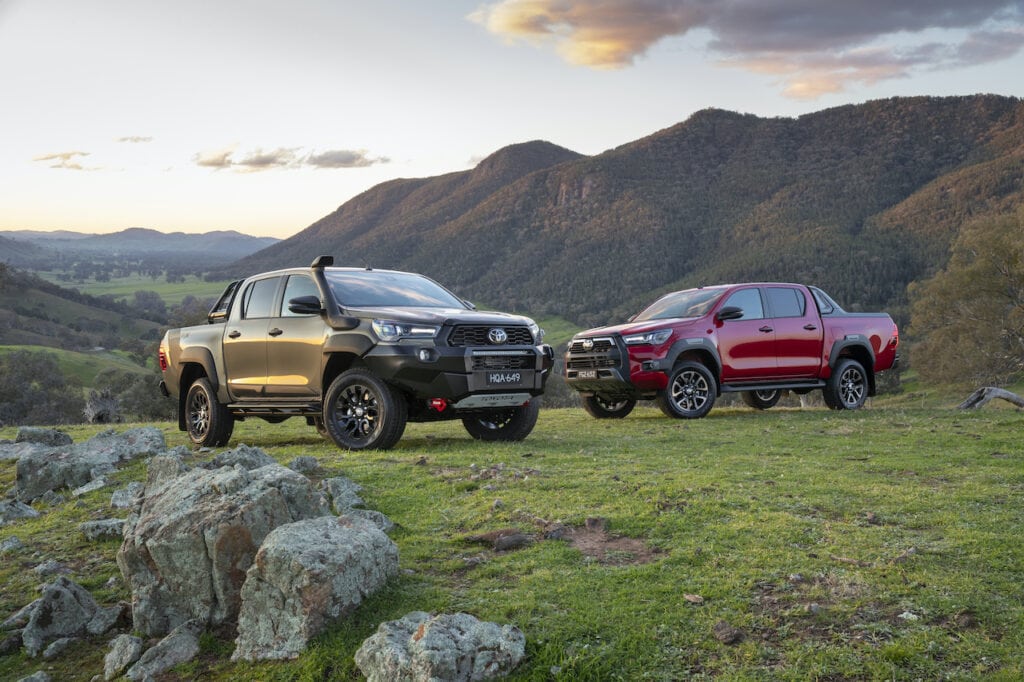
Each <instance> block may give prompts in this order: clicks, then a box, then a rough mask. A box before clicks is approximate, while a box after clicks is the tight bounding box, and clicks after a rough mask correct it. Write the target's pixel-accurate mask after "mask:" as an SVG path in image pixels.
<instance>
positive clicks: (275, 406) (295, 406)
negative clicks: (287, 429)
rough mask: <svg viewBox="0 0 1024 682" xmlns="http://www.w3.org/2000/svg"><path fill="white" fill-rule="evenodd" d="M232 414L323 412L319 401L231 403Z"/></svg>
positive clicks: (293, 414)
mask: <svg viewBox="0 0 1024 682" xmlns="http://www.w3.org/2000/svg"><path fill="white" fill-rule="evenodd" d="M228 409H229V410H231V414H234V415H242V416H254V417H258V416H262V415H267V416H281V417H295V416H299V415H304V414H312V415H318V414H320V412H321V405H320V403H319V402H312V403H231V404H230V405H228Z"/></svg>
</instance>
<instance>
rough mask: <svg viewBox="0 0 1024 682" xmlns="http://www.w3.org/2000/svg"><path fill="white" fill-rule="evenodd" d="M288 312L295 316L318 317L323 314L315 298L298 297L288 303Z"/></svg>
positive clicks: (317, 299)
mask: <svg viewBox="0 0 1024 682" xmlns="http://www.w3.org/2000/svg"><path fill="white" fill-rule="evenodd" d="M288 310H289V312H293V313H295V314H296V315H319V314H320V313H321V312H323V308H322V307H321V306H320V299H319V298H317V297H316V296H299V297H298V298H293V299H291V300H290V301H288Z"/></svg>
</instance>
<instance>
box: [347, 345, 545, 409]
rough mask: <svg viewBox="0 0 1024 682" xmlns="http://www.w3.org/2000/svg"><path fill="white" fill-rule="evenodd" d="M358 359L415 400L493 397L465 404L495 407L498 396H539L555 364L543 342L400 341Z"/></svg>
mask: <svg viewBox="0 0 1024 682" xmlns="http://www.w3.org/2000/svg"><path fill="white" fill-rule="evenodd" d="M363 360H364V361H365V362H366V364H367V366H368V367H369V368H370V370H371V371H373V373H374V374H376V375H377V376H379V377H381V378H382V379H384V380H385V381H387V382H389V383H391V384H394V385H396V386H399V387H400V388H402V389H403V390H405V391H407V392H408V393H411V394H412V395H413V396H414V397H415V398H423V399H430V398H444V399H445V400H447V401H449V402H450V403H453V404H458V403H459V402H461V401H466V399H467V398H470V397H471V396H495V398H492V399H491V400H490V401H488V400H487V399H486V398H483V399H480V400H476V401H468V402H466V403H464V404H465V405H466V406H467V407H472V408H479V407H485V406H487V405H489V404H490V405H494V406H500V403H501V400H500V399H499V398H497V396H500V395H508V396H525V400H529V398H530V397H534V396H538V395H541V394H542V393H543V392H544V385H545V383H547V379H548V376H549V375H550V373H551V367H552V366H553V365H554V351H553V350H552V349H551V346H548V345H546V344H545V345H540V346H502V347H501V348H494V347H474V346H468V347H452V346H441V345H433V344H430V343H426V344H424V343H414V342H400V343H394V344H378V345H377V346H375V347H374V348H373V349H372V350H370V352H368V353H367V354H366V355H364V356H363ZM516 399H518V398H512V397H509V398H507V399H506V401H514V400H516ZM521 402H522V401H520V404H521ZM477 403H480V404H479V405H478V404H477Z"/></svg>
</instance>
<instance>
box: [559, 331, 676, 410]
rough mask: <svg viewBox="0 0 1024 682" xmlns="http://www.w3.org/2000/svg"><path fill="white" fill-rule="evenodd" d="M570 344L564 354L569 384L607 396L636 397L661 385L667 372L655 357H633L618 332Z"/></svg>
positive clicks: (586, 392)
mask: <svg viewBox="0 0 1024 682" xmlns="http://www.w3.org/2000/svg"><path fill="white" fill-rule="evenodd" d="M589 341H591V342H593V343H592V344H586V345H584V343H583V340H578V341H574V342H573V343H571V344H570V346H569V349H568V351H567V352H566V354H565V370H564V377H565V382H566V384H568V385H569V387H571V388H573V389H575V390H576V391H579V392H580V393H584V394H593V395H599V396H601V397H603V398H609V399H640V398H646V397H650V396H651V395H652V394H654V393H656V392H657V391H659V390H661V389H663V388H665V386H666V385H667V383H668V375H667V373H666V372H665V369H664V368H662V367H661V363H659V361H658V360H656V359H652V358H650V357H646V356H645V357H637V358H633V357H631V356H630V354H629V348H628V347H627V346H626V344H625V342H623V340H622V337H621V336H618V335H612V336H604V337H595V338H593V339H589Z"/></svg>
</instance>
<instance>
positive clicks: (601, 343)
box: [569, 339, 614, 353]
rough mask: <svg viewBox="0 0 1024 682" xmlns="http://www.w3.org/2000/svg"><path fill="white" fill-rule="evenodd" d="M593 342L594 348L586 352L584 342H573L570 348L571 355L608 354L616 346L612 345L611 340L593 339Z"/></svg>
mask: <svg viewBox="0 0 1024 682" xmlns="http://www.w3.org/2000/svg"><path fill="white" fill-rule="evenodd" d="M593 341H594V347H593V348H591V349H590V350H584V349H583V341H582V340H577V341H573V342H572V344H571V345H570V346H569V352H570V353H607V352H608V351H610V350H611V349H612V348H613V347H614V344H613V343H612V340H611V339H593Z"/></svg>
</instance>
